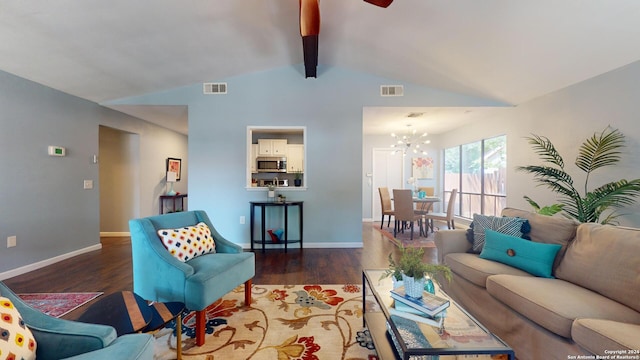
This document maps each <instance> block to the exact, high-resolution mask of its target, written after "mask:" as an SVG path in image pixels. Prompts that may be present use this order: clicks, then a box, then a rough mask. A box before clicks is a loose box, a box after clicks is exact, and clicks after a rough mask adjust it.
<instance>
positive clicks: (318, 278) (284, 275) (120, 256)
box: [4, 223, 437, 320]
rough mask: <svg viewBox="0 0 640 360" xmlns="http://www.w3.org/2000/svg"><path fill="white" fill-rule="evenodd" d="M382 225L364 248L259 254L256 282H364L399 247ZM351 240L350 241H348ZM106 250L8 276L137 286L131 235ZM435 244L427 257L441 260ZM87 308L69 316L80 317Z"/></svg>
mask: <svg viewBox="0 0 640 360" xmlns="http://www.w3.org/2000/svg"><path fill="white" fill-rule="evenodd" d="M374 226H376V227H379V226H380V223H363V224H362V240H363V247H362V248H358V249H304V250H300V249H298V248H293V249H291V248H290V249H289V251H288V253H286V254H285V253H284V252H283V251H282V250H267V251H266V252H265V253H264V254H263V253H261V252H256V276H255V278H254V279H253V283H254V284H264V285H279V284H311V283H313V284H347V283H356V284H359V283H361V282H362V269H363V268H384V267H387V265H388V260H387V257H388V255H389V253H391V252H394V251H397V248H396V247H395V246H394V245H393V244H392V243H391V242H390V241H389V240H387V238H385V237H384V236H383V235H382V234H381V233H380V232H378V231H376V230H375V229H374ZM347 241H350V240H347ZM102 244H103V246H102V249H101V250H96V251H92V252H89V253H86V254H82V255H78V256H75V257H73V258H71V259H67V260H64V261H61V262H58V263H56V264H53V265H50V266H47V267H44V268H41V269H38V270H35V271H32V272H29V273H27V274H23V275H19V276H16V277H13V278H10V279H6V280H5V281H4V283H5V284H6V285H7V286H9V287H10V288H11V289H12V290H13V291H14V292H16V293H34V292H85V291H102V292H104V293H105V294H111V293H114V292H118V291H125V290H130V291H131V290H133V278H132V268H131V245H130V240H129V238H104V239H102ZM436 259H437V253H436V249H435V248H432V249H431V248H429V249H427V251H426V252H425V261H429V262H435V261H437V260H436ZM83 308H86V306H83V307H82V308H79V309H77V310H75V311H73V312H71V313H69V314H67V315H65V318H66V319H71V320H75V319H76V318H77V317H78V316H79V315H80V314H82V312H83V311H84V309H83Z"/></svg>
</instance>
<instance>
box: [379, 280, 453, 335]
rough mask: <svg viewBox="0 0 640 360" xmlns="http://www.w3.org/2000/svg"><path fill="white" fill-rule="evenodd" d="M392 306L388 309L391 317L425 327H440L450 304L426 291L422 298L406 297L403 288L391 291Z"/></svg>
mask: <svg viewBox="0 0 640 360" xmlns="http://www.w3.org/2000/svg"><path fill="white" fill-rule="evenodd" d="M391 298H392V299H393V306H392V307H390V308H389V313H390V314H391V315H396V316H400V317H403V318H405V319H409V320H413V321H417V322H421V323H424V324H427V325H431V326H435V327H441V326H442V322H443V321H444V317H445V315H446V311H445V310H446V309H447V308H448V307H449V305H450V303H449V300H448V299H444V298H441V297H439V296H436V295H433V294H431V293H429V292H427V291H424V292H423V293H422V298H420V299H418V298H414V297H410V296H407V294H406V293H405V290H404V286H400V287H398V288H395V289H393V290H391Z"/></svg>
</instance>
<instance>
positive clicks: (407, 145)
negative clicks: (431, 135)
mask: <svg viewBox="0 0 640 360" xmlns="http://www.w3.org/2000/svg"><path fill="white" fill-rule="evenodd" d="M416 132H417V131H416V129H413V130H412V129H411V125H410V124H409V125H407V134H406V135H402V136H400V135H396V134H395V133H391V137H393V138H394V139H395V140H396V143H395V144H392V145H391V147H392V148H394V150H393V152H391V154H395V153H397V152H399V151H402V155H403V156H405V155H407V151H411V152H413V153H414V154H422V155H427V152H426V151H425V150H423V149H420V145H424V144H429V143H431V141H430V140H426V139H425V138H426V137H427V135H428V134H427V133H423V134H422V135H416Z"/></svg>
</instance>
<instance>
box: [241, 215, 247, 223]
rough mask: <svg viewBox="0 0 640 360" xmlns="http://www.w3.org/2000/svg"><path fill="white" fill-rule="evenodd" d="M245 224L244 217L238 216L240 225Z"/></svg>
mask: <svg viewBox="0 0 640 360" xmlns="http://www.w3.org/2000/svg"><path fill="white" fill-rule="evenodd" d="M245 222H246V218H245V217H244V216H240V224H241V225H242V224H244V223H245Z"/></svg>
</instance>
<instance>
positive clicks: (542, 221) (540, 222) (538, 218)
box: [502, 208, 579, 269]
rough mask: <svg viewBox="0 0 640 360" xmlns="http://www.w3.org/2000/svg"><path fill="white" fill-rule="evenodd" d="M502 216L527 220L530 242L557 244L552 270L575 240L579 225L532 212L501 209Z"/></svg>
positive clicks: (573, 221)
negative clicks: (529, 227)
mask: <svg viewBox="0 0 640 360" xmlns="http://www.w3.org/2000/svg"><path fill="white" fill-rule="evenodd" d="M502 215H503V216H512V217H521V218H524V219H527V220H529V225H531V231H530V232H529V238H531V241H535V242H541V243H546V244H559V245H561V246H562V248H561V249H560V251H559V252H558V255H557V256H556V260H555V262H554V264H553V268H554V269H556V268H557V267H558V265H559V264H560V261H561V260H562V258H563V256H564V253H565V251H566V248H567V245H568V244H569V242H570V241H571V240H573V238H575V236H576V228H577V227H578V224H579V223H578V222H577V221H575V220H572V219H567V218H564V217H561V216H559V215H556V216H547V215H540V214H537V213H534V212H530V211H524V210H519V209H514V208H505V209H503V210H502Z"/></svg>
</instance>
